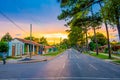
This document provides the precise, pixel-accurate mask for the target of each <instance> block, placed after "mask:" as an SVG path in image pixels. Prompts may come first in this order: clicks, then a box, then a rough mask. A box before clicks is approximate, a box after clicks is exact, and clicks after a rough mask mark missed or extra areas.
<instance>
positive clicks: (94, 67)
mask: <svg viewBox="0 0 120 80" xmlns="http://www.w3.org/2000/svg"><path fill="white" fill-rule="evenodd" d="M89 65H90V66H91V67H92V68H93V69H95V70H98V69H97V68H96V67H95V66H93V65H92V64H89Z"/></svg>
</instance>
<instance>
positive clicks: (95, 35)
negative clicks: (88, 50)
mask: <svg viewBox="0 0 120 80" xmlns="http://www.w3.org/2000/svg"><path fill="white" fill-rule="evenodd" d="M91 13H92V16H93V15H94V13H93V10H92V7H91ZM92 18H93V17H92ZM93 20H94V18H93ZM93 31H94V38H95V43H96V55H98V41H97V38H96V30H95V26H93Z"/></svg>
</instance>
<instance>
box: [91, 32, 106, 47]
mask: <svg viewBox="0 0 120 80" xmlns="http://www.w3.org/2000/svg"><path fill="white" fill-rule="evenodd" d="M96 39H97V42H98V44H99V45H101V46H103V45H106V44H107V39H106V37H105V36H104V35H103V34H102V33H96ZM91 41H92V42H94V43H95V36H92V37H91Z"/></svg>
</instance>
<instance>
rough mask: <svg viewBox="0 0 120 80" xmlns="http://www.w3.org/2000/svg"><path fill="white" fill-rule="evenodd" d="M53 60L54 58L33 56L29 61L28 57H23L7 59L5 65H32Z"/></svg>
mask: <svg viewBox="0 0 120 80" xmlns="http://www.w3.org/2000/svg"><path fill="white" fill-rule="evenodd" d="M53 58H54V56H41V55H35V56H32V58H31V59H30V58H29V57H25V56H23V57H22V58H21V59H9V60H6V63H7V64H13V63H16V64H17V63H18V64H20V63H33V62H42V61H47V60H51V59H53ZM0 64H2V61H0Z"/></svg>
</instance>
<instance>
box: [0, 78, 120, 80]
mask: <svg viewBox="0 0 120 80" xmlns="http://www.w3.org/2000/svg"><path fill="white" fill-rule="evenodd" d="M18 79H20V80H58V79H77V80H78V79H79V80H88V79H89V80H109V79H110V80H120V78H102V77H46V78H44V77H43V78H9V79H0V80H18Z"/></svg>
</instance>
